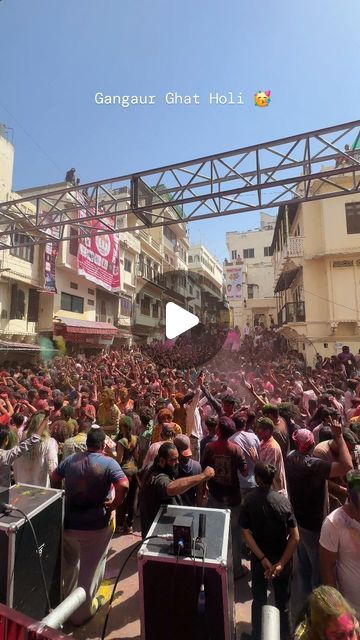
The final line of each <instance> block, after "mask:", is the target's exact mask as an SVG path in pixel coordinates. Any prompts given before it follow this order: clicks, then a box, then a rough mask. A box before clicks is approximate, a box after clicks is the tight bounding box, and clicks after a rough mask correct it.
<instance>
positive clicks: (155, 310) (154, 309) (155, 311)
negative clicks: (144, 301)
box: [152, 301, 159, 318]
mask: <svg viewBox="0 0 360 640" xmlns="http://www.w3.org/2000/svg"><path fill="white" fill-rule="evenodd" d="M152 317H153V318H158V317H159V303H158V301H156V302H155V304H153V305H152Z"/></svg>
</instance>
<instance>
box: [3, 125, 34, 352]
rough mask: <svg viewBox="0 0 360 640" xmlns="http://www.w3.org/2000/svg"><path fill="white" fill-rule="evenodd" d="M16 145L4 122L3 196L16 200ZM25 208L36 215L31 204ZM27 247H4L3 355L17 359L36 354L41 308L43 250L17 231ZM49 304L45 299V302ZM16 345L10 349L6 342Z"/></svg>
mask: <svg viewBox="0 0 360 640" xmlns="http://www.w3.org/2000/svg"><path fill="white" fill-rule="evenodd" d="M13 165H14V147H13V144H12V139H11V131H10V130H8V129H7V128H6V126H5V125H0V199H1V200H3V201H10V200H16V199H17V198H18V197H19V196H18V194H17V193H14V192H13V191H12V178H13ZM22 207H23V211H24V212H26V213H29V214H34V210H33V209H32V208H31V206H30V205H29V206H23V205H22ZM16 241H17V242H21V243H24V245H25V246H22V247H16V248H13V249H10V250H8V249H6V250H0V341H1V344H0V356H2V357H3V358H8V359H11V360H13V359H14V358H15V357H16V358H17V359H19V358H20V359H24V358H25V359H26V357H27V355H30V352H31V354H32V355H33V354H34V344H35V343H36V342H37V335H38V321H39V314H40V309H41V299H40V291H41V287H42V279H41V250H40V249H39V247H34V246H31V245H30V239H29V236H28V235H27V234H26V233H24V234H17V238H16ZM44 304H45V301H44ZM7 343H9V344H11V345H13V346H12V348H11V349H8V350H7V349H6V347H5V346H4V345H5V344H7Z"/></svg>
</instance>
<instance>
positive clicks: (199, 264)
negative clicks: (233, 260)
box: [189, 244, 224, 324]
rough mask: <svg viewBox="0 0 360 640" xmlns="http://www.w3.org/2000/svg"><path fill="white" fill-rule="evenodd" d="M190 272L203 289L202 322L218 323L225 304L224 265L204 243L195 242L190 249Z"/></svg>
mask: <svg viewBox="0 0 360 640" xmlns="http://www.w3.org/2000/svg"><path fill="white" fill-rule="evenodd" d="M189 272H190V273H191V274H193V275H194V276H195V277H196V282H197V285H198V287H199V288H200V290H201V320H202V322H204V323H210V324H216V323H217V322H218V321H219V312H221V309H222V308H223V306H224V288H223V280H224V278H223V268H222V265H221V264H220V262H219V261H218V260H217V259H216V258H215V256H213V255H212V254H211V253H210V251H209V250H208V249H207V248H206V247H205V246H204V245H202V244H195V245H191V246H190V249H189ZM190 306H191V304H190Z"/></svg>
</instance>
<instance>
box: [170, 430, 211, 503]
mask: <svg viewBox="0 0 360 640" xmlns="http://www.w3.org/2000/svg"><path fill="white" fill-rule="evenodd" d="M174 445H175V447H176V448H177V450H178V453H179V478H191V477H193V476H197V475H199V474H200V473H201V465H200V462H197V461H196V460H193V459H192V457H191V456H192V452H191V446H190V438H189V437H188V436H186V435H185V434H181V435H177V436H176V437H175V438H174ZM203 490H204V486H203V485H197V486H196V487H191V489H189V490H188V491H186V492H185V493H183V494H182V496H181V498H182V502H183V504H184V505H186V506H189V507H191V506H192V507H194V506H195V505H198V506H200V505H201V501H202V499H203V495H204V491H203Z"/></svg>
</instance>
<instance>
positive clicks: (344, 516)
mask: <svg viewBox="0 0 360 640" xmlns="http://www.w3.org/2000/svg"><path fill="white" fill-rule="evenodd" d="M346 488H347V493H348V502H347V503H346V504H344V505H342V506H341V507H339V509H335V511H333V512H332V513H330V515H328V516H327V517H326V518H325V520H324V522H323V525H322V528H321V533H320V568H321V577H322V581H323V584H325V585H328V586H331V587H335V588H337V589H339V591H340V592H341V594H342V595H343V596H344V597H345V598H346V600H347V601H348V602H349V603H350V604H351V606H352V607H353V608H354V609H355V611H356V615H357V618H358V619H360V471H359V470H352V471H349V472H348V474H347V476H346Z"/></svg>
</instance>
